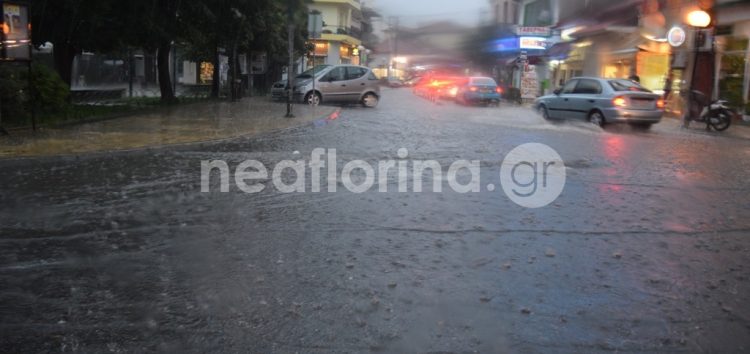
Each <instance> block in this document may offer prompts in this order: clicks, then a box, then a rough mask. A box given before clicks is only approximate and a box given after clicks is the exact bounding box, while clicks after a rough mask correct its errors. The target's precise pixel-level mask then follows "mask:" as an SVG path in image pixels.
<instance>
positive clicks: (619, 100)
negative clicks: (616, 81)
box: [612, 96, 628, 107]
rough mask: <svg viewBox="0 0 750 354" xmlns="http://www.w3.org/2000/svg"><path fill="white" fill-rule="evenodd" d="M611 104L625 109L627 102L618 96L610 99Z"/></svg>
mask: <svg viewBox="0 0 750 354" xmlns="http://www.w3.org/2000/svg"><path fill="white" fill-rule="evenodd" d="M612 104H613V105H615V106H617V107H625V106H626V105H627V104H628V101H627V100H625V97H622V96H618V97H615V98H613V99H612Z"/></svg>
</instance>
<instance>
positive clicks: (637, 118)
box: [534, 77, 664, 128]
mask: <svg viewBox="0 0 750 354" xmlns="http://www.w3.org/2000/svg"><path fill="white" fill-rule="evenodd" d="M534 105H535V107H536V108H537V109H538V110H539V112H540V113H541V114H542V115H543V116H544V118H545V119H550V118H555V119H585V120H588V121H590V122H591V123H594V124H596V125H599V126H603V125H605V124H607V123H614V122H625V123H630V124H633V125H636V126H640V127H643V128H648V127H650V126H651V125H652V124H655V123H659V122H660V121H661V117H662V115H663V114H664V100H663V99H662V98H661V96H660V95H657V94H655V93H652V92H651V91H649V90H648V89H646V88H644V87H642V86H641V85H639V84H638V83H636V82H633V81H630V80H625V79H603V78H595V77H577V78H573V79H570V81H568V82H566V83H565V85H564V86H563V87H561V88H559V89H557V90H555V92H554V94H552V95H547V96H542V97H539V98H537V100H536V102H535V103H534Z"/></svg>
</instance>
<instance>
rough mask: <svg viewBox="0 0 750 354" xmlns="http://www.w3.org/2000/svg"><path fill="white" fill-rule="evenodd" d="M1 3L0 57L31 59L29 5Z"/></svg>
mask: <svg viewBox="0 0 750 354" xmlns="http://www.w3.org/2000/svg"><path fill="white" fill-rule="evenodd" d="M0 3H2V7H0V8H1V9H2V33H0V35H1V36H2V42H1V43H0V44H1V46H0V51H1V53H0V57H1V58H0V59H2V60H31V26H30V25H29V7H28V6H27V5H24V4H20V3H14V2H3V1H0Z"/></svg>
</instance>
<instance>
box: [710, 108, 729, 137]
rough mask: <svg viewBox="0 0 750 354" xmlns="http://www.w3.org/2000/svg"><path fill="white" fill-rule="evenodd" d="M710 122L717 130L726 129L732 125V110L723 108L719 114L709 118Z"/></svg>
mask: <svg viewBox="0 0 750 354" xmlns="http://www.w3.org/2000/svg"><path fill="white" fill-rule="evenodd" d="M708 124H710V125H711V127H712V128H714V129H715V130H716V131H719V132H721V131H725V130H727V129H729V126H730V125H732V112H730V111H729V110H726V109H722V110H721V111H719V114H718V115H717V116H715V117H709V118H708Z"/></svg>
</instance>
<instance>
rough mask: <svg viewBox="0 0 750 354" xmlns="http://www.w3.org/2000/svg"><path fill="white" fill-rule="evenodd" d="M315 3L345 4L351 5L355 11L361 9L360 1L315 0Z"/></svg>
mask: <svg viewBox="0 0 750 354" xmlns="http://www.w3.org/2000/svg"><path fill="white" fill-rule="evenodd" d="M313 3H318V4H345V5H349V6H351V7H353V8H355V9H359V8H360V6H361V5H360V3H359V0H315V1H314V2H313Z"/></svg>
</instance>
